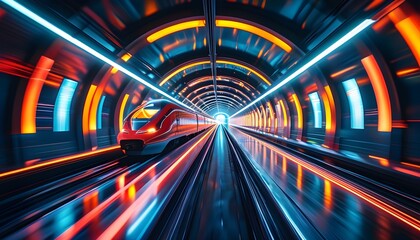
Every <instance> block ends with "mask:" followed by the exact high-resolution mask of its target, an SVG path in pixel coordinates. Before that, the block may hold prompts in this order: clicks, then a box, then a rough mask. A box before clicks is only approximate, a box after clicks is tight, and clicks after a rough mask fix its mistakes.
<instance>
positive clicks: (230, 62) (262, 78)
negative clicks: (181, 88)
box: [159, 60, 271, 86]
mask: <svg viewBox="0 0 420 240" xmlns="http://www.w3.org/2000/svg"><path fill="white" fill-rule="evenodd" d="M216 63H218V64H228V65H234V66H237V67H241V68H244V69H246V70H247V71H250V72H252V73H253V74H255V75H256V76H257V77H259V78H260V79H261V80H263V81H264V82H265V83H266V84H267V85H269V86H270V85H271V83H270V81H269V80H268V79H267V78H266V77H264V76H263V75H262V74H260V73H258V72H257V71H255V70H253V69H251V68H249V67H247V66H245V65H243V64H240V63H236V62H232V61H227V60H216ZM202 64H210V61H199V62H195V63H191V64H188V65H185V66H183V67H180V68H178V69H176V70H175V71H173V72H172V73H171V74H169V75H168V76H166V77H165V78H164V79H162V81H160V83H159V86H163V85H164V84H165V83H166V82H167V81H169V80H170V79H171V78H172V77H173V76H175V75H176V74H178V73H180V72H182V71H184V70H187V69H189V68H192V67H195V66H198V65H202Z"/></svg>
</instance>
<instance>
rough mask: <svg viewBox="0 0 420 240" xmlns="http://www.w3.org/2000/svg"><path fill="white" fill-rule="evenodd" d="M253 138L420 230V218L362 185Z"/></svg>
mask: <svg viewBox="0 0 420 240" xmlns="http://www.w3.org/2000/svg"><path fill="white" fill-rule="evenodd" d="M250 137H251V138H253V139H255V141H256V142H259V143H260V144H261V145H264V146H266V147H267V148H268V149H270V150H273V151H274V152H276V153H278V154H280V155H282V156H284V157H286V158H288V159H289V160H290V161H292V162H294V163H296V164H298V165H301V166H302V167H304V168H305V169H307V170H309V171H311V172H312V173H314V174H316V175H318V176H320V177H322V178H324V179H326V180H328V181H330V182H332V183H334V184H335V185H337V186H339V187H341V188H343V189H345V190H347V191H348V192H351V193H353V194H354V195H356V196H358V197H359V198H361V199H363V200H365V201H366V202H368V203H370V204H372V205H373V206H375V207H377V208H379V209H381V210H383V211H385V212H387V213H388V214H390V215H392V216H394V217H396V218H397V219H399V220H401V221H402V222H404V223H406V224H408V225H409V226H411V227H413V228H415V229H416V230H418V231H420V220H419V219H417V218H415V217H413V216H410V215H409V214H407V213H405V212H403V211H401V210H399V209H397V208H395V207H393V206H391V205H389V204H387V203H385V202H384V201H383V200H380V199H378V198H377V197H375V196H373V195H371V193H370V191H369V190H367V189H364V188H363V187H361V186H358V185H356V184H354V183H352V182H349V181H348V180H346V179H344V178H342V177H340V176H338V175H335V174H334V173H332V172H330V171H327V170H324V169H322V168H320V167H318V166H316V165H313V164H311V163H309V162H306V161H303V160H301V159H299V158H297V157H295V156H294V155H291V154H289V153H287V152H285V151H282V150H280V149H278V148H277V147H275V146H273V145H272V144H269V143H266V142H264V141H261V140H259V139H257V138H255V137H252V136H250Z"/></svg>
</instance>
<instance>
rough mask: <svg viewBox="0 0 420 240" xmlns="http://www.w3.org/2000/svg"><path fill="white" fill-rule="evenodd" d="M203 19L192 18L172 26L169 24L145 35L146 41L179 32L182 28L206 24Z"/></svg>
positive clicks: (152, 40)
mask: <svg viewBox="0 0 420 240" xmlns="http://www.w3.org/2000/svg"><path fill="white" fill-rule="evenodd" d="M205 22H206V21H205V20H193V21H188V22H182V23H178V24H175V25H172V26H169V27H167V28H164V29H162V30H160V31H157V32H155V33H153V34H151V35H150V36H148V37H147V41H148V42H149V43H152V42H154V41H156V40H158V39H160V38H163V37H165V36H167V35H169V34H172V33H175V32H179V31H182V30H186V29H190V28H196V27H204V26H205V25H206V23H205Z"/></svg>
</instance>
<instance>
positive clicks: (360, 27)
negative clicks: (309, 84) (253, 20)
mask: <svg viewBox="0 0 420 240" xmlns="http://www.w3.org/2000/svg"><path fill="white" fill-rule="evenodd" d="M374 22H376V21H375V20H372V19H366V20H364V21H363V22H361V23H360V24H359V25H357V26H356V27H355V28H353V29H352V30H351V31H349V32H348V33H346V34H345V35H344V36H343V37H341V38H340V39H339V40H338V41H336V42H335V43H333V44H332V45H331V46H329V47H328V48H326V49H325V50H324V51H322V52H321V53H320V54H318V55H317V56H316V57H314V58H313V59H312V60H310V61H309V62H307V63H306V64H305V65H303V66H302V67H300V68H299V69H298V70H296V71H295V72H293V73H292V74H290V75H289V76H287V77H286V78H285V79H284V80H282V81H281V82H280V83H278V84H277V85H275V86H273V87H272V88H271V89H270V90H268V91H267V92H265V93H264V94H262V95H261V96H259V97H258V98H257V99H255V100H254V101H252V102H251V103H249V104H248V105H246V106H245V107H244V108H242V109H241V110H239V111H238V112H236V113H235V114H233V115H232V116H230V117H229V118H232V117H234V116H236V115H238V114H239V113H241V112H243V111H245V110H246V109H248V108H249V107H251V106H252V105H254V104H255V103H257V102H259V101H261V100H262V99H264V98H265V97H267V96H268V95H270V94H271V93H273V92H274V91H276V90H277V89H279V88H281V87H282V86H284V85H285V84H286V83H288V82H290V81H291V80H293V79H295V78H296V77H297V76H299V75H300V74H302V73H303V72H304V71H306V70H307V69H309V68H310V67H312V66H313V65H315V64H316V63H317V62H319V61H320V60H322V59H323V58H324V57H326V56H327V55H328V54H330V53H332V52H333V51H334V50H336V49H337V48H339V47H340V46H342V45H343V44H344V43H346V42H347V41H349V40H350V39H352V38H353V37H354V36H356V35H357V34H358V33H360V32H361V31H363V30H364V29H366V28H367V27H369V26H370V25H372V24H373V23H374Z"/></svg>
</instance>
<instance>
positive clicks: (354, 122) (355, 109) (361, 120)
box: [343, 78, 365, 129]
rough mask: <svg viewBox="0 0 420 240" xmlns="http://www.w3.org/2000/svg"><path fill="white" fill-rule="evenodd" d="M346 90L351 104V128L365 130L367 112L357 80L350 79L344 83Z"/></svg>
mask: <svg viewBox="0 0 420 240" xmlns="http://www.w3.org/2000/svg"><path fill="white" fill-rule="evenodd" d="M343 87H344V90H345V91H346V95H347V99H348V100H349V104H350V122H351V128H354V129H364V128H365V112H364V109H363V102H362V96H361V95H360V91H359V86H357V82H356V80H355V79H354V78H353V79H350V80H347V81H344V82H343Z"/></svg>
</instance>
